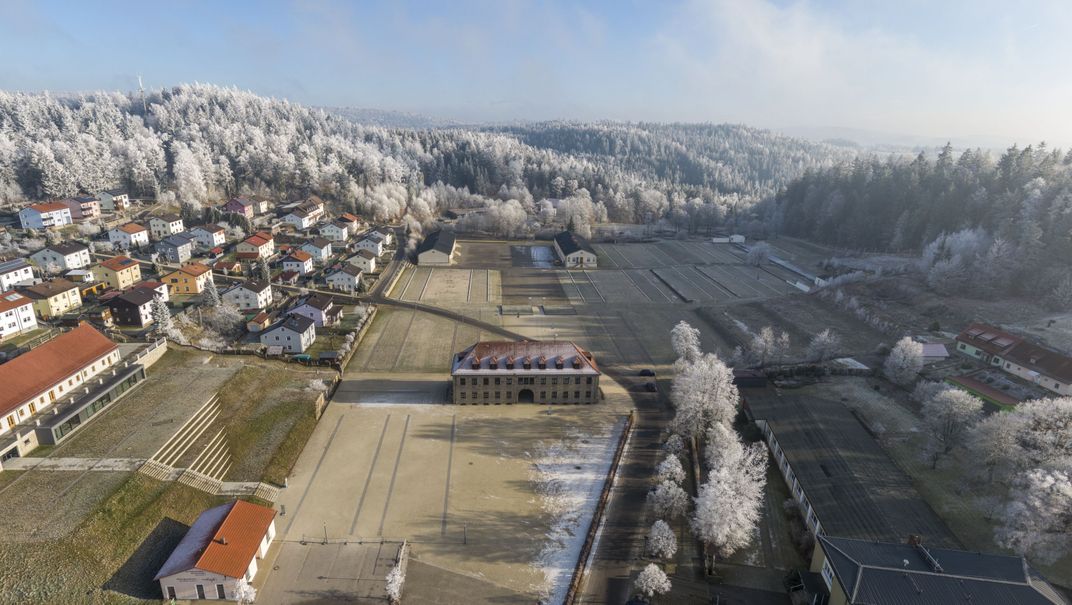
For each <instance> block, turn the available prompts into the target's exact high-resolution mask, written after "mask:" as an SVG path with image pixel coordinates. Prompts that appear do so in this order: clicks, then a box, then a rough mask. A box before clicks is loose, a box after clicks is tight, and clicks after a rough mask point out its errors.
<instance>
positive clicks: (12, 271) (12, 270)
mask: <svg viewBox="0 0 1072 605" xmlns="http://www.w3.org/2000/svg"><path fill="white" fill-rule="evenodd" d="M33 279H34V274H33V267H31V266H30V263H28V262H26V259H25V258H16V259H14V260H9V261H4V262H0V290H7V289H10V288H11V287H12V286H21V285H22V284H28V283H30V282H32V281H33Z"/></svg>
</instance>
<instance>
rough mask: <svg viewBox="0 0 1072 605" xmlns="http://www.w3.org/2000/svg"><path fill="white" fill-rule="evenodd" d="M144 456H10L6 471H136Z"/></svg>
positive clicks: (143, 460) (143, 462)
mask: <svg viewBox="0 0 1072 605" xmlns="http://www.w3.org/2000/svg"><path fill="white" fill-rule="evenodd" d="M142 464H145V458H32V457H29V458H11V459H10V460H5V461H4V470H7V471H28V470H31V469H32V470H37V471H108V472H114V471H136V470H138V467H140V466H141V465H142Z"/></svg>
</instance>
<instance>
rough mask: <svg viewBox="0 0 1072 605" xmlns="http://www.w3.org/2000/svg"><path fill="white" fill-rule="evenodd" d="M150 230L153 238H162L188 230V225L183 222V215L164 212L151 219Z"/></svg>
mask: <svg viewBox="0 0 1072 605" xmlns="http://www.w3.org/2000/svg"><path fill="white" fill-rule="evenodd" d="M149 231H150V232H151V233H152V236H153V239H157V240H160V239H164V238H165V237H167V236H169V235H175V234H176V233H182V232H183V231H186V226H185V225H183V223H182V217H180V216H178V215H175V214H163V215H160V216H154V217H152V218H150V219H149Z"/></svg>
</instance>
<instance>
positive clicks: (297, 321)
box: [265, 315, 316, 334]
mask: <svg viewBox="0 0 1072 605" xmlns="http://www.w3.org/2000/svg"><path fill="white" fill-rule="evenodd" d="M315 325H316V322H314V321H313V320H311V319H309V318H308V317H306V316H304V315H287V316H286V317H284V318H283V319H281V320H280V321H278V322H276V324H275V325H274V326H271V327H269V328H268V329H267V330H265V332H272V331H274V330H278V329H280V328H286V329H288V330H290V331H292V332H297V333H298V334H304V333H305V331H306V330H308V329H309V328H310V327H312V326H315Z"/></svg>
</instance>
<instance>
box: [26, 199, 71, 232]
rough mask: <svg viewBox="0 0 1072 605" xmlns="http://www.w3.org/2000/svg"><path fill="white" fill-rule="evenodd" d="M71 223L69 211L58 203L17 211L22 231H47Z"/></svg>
mask: <svg viewBox="0 0 1072 605" xmlns="http://www.w3.org/2000/svg"><path fill="white" fill-rule="evenodd" d="M73 222H74V219H73V217H72V216H71V209H70V208H68V207H67V206H66V205H64V204H61V203H60V202H48V203H45V204H30V205H29V206H27V207H25V208H23V209H22V210H19V223H20V224H21V225H22V228H23V229H49V228H51V227H62V226H64V225H70V224H71V223H73Z"/></svg>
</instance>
